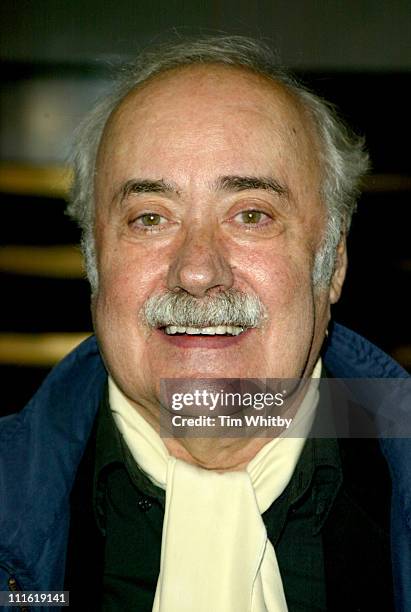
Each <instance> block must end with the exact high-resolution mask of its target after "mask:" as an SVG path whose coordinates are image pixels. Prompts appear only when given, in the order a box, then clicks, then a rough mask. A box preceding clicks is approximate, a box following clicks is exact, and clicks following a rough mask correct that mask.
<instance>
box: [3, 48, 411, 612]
mask: <svg viewBox="0 0 411 612" xmlns="http://www.w3.org/2000/svg"><path fill="white" fill-rule="evenodd" d="M75 167H76V181H75V185H74V193H73V200H72V203H71V204H70V207H69V212H70V213H71V215H72V216H73V217H74V218H75V219H76V220H77V221H78V222H79V223H80V225H81V227H82V229H83V248H84V252H85V258H86V266H87V272H88V277H89V280H90V283H91V288H92V313H93V320H94V327H95V332H96V338H97V343H96V341H95V339H94V338H93V339H90V340H88V341H86V342H85V343H84V344H83V345H81V346H80V347H79V348H78V349H77V350H76V351H74V353H72V354H71V355H70V356H69V357H68V358H66V359H65V360H64V361H63V362H62V363H61V364H60V365H59V366H57V368H56V369H55V370H54V371H53V372H52V373H51V375H50V376H49V377H48V379H47V380H46V382H45V383H44V385H43V387H42V388H41V389H40V390H39V392H38V393H37V395H36V396H35V397H34V398H33V400H32V401H31V403H30V404H29V405H28V406H27V407H26V409H25V410H23V411H22V412H21V413H20V414H19V415H16V416H14V417H11V418H9V419H7V420H6V421H5V422H4V424H3V431H4V434H5V438H7V439H8V440H10V442H9V444H11V446H10V447H9V448H12V449H13V450H7V453H6V454H5V457H6V461H7V462H8V463H9V465H8V466H6V467H7V469H6V471H5V476H4V481H5V482H6V485H7V486H8V487H9V491H10V493H9V496H8V498H7V501H6V504H5V505H6V509H5V511H4V513H5V515H6V517H7V518H6V522H5V530H6V531H5V534H4V535H3V536H2V547H1V556H0V574H1V577H2V578H3V583H4V587H3V588H7V586H6V585H7V584H8V588H10V589H12V590H13V589H14V590H16V589H21V590H30V589H32V590H58V589H62V588H63V585H65V587H66V588H67V589H69V590H70V593H71V602H72V606H74V607H78V608H79V609H80V608H85V609H88V610H91V609H98V610H100V609H103V610H110V611H114V610H115V611H120V610H122V611H123V610H138V611H148V610H152V609H153V610H161V611H164V612H169V611H170V612H177V611H178V612H183V611H187V612H231V611H232V612H241V611H248V610H252V611H263V610H267V611H269V612H272V611H283V610H291V611H302V610H307V611H308V610H344V611H347V610H376V609H381V610H384V611H388V610H391V609H393V606H394V604H393V595H392V578H391V560H390V558H391V556H390V550H389V529H388V513H389V497H390V493H389V487H390V484H389V476H388V468H387V465H386V463H385V460H384V459H383V457H382V454H381V452H380V450H379V448H378V443H377V441H372V440H371V441H367V442H365V441H364V443H363V444H362V443H361V442H359V441H351V442H350V443H345V444H342V443H341V442H342V441H338V440H337V439H335V438H334V439H333V438H326V439H313V438H312V437H310V436H309V435H308V434H309V432H308V430H307V429H306V430H305V431H304V435H302V436H298V437H295V438H292V437H288V438H287V437H283V436H275V435H274V434H273V435H272V436H268V437H260V436H242V437H224V436H223V435H221V436H211V437H201V438H198V437H196V436H190V435H186V436H183V437H173V436H170V437H161V436H160V424H159V422H160V411H161V406H162V402H163V400H162V396H161V384H160V382H161V380H163V379H182V378H184V379H188V380H197V379H222V378H224V379H225V378H229V379H239V380H243V379H256V378H258V379H262V378H270V379H279V378H280V379H283V378H285V379H300V378H312V379H313V380H317V381H318V379H319V378H320V377H321V376H322V377H323V376H328V377H332V376H335V377H344V376H346V377H383V376H391V377H393V376H404V375H405V374H404V372H403V371H402V370H401V368H400V367H399V366H397V365H396V364H395V363H393V362H392V361H391V360H390V358H389V357H387V356H386V355H384V354H383V353H382V352H381V351H379V350H378V349H376V348H375V347H373V346H372V345H370V344H369V343H367V341H366V340H364V339H363V338H360V337H359V336H357V335H356V334H354V333H353V332H350V331H349V330H347V329H345V328H342V327H341V326H337V325H334V326H330V329H329V335H328V340H327V343H326V344H324V340H325V337H326V335H327V328H328V327H329V325H330V307H331V305H332V304H334V303H335V302H336V301H337V300H338V298H339V296H340V293H341V289H342V285H343V282H344V276H345V272H346V266H347V257H346V245H345V239H346V235H347V232H348V229H349V225H350V217H351V214H352V212H353V209H354V206H355V198H356V195H357V187H358V182H359V179H360V177H361V175H362V174H363V173H364V172H365V171H366V169H367V156H366V154H365V153H364V152H363V150H362V142H361V141H360V140H359V139H356V138H355V137H354V136H353V135H350V134H349V133H348V131H347V130H346V128H345V127H344V126H343V125H342V124H341V123H340V122H339V120H338V119H337V118H336V116H335V114H334V112H333V111H332V110H331V108H330V107H329V106H327V104H326V103H324V102H323V101H322V100H320V99H319V98H318V97H316V96H315V95H313V94H312V93H310V92H309V91H307V90H306V89H304V88H303V87H302V86H300V85H299V84H297V83H296V82H295V81H294V80H293V79H292V78H291V77H290V76H288V75H287V74H286V73H284V72H283V71H282V70H280V69H279V68H278V67H276V64H275V61H274V60H273V58H272V57H271V55H270V53H269V51H268V50H267V49H266V48H265V47H263V46H260V45H258V44H257V43H255V42H253V41H250V40H248V39H243V38H239V37H222V38H210V39H202V40H197V41H194V42H190V43H179V44H177V45H174V46H168V47H165V48H161V49H160V50H157V51H154V52H148V53H145V54H144V55H143V56H141V57H140V58H139V59H138V60H137V61H136V63H135V64H134V65H133V66H131V67H130V69H129V70H128V71H127V73H126V74H125V75H123V77H122V80H121V82H120V83H119V85H118V86H117V88H116V89H115V91H114V93H113V94H112V96H111V97H109V98H107V99H105V100H104V101H103V102H102V103H101V104H100V106H98V107H97V108H96V109H95V110H94V111H93V112H92V113H91V115H90V117H89V118H88V119H87V121H86V123H85V124H84V125H83V126H82V128H81V132H80V133H79V139H78V146H77V153H76V158H75ZM103 364H104V365H103ZM318 395H319V393H318V384H317V385H314V391H313V392H311V391H307V393H306V395H305V397H304V398H303V399H302V400H301V405H300V406H299V412H298V413H297V414H299V413H300V412H301V411H302V410H303V406H304V410H307V411H308V413H309V414H310V415H311V417H310V420H309V423H310V426H311V424H312V423H313V419H314V418H315V412H316V410H317V408H318V402H319V397H318ZM13 447H14V448H13ZM16 452H17V453H18V457H16ZM396 581H397V582H396V585H397V588H398V594H399V597H404V599H403V601H405V596H404V591H403V583H402V581H401V571H400V567H399V566H398V568H397V573H396ZM401 605H402V604H401ZM402 609H405V608H402Z"/></svg>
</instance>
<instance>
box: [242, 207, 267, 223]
mask: <svg viewBox="0 0 411 612" xmlns="http://www.w3.org/2000/svg"><path fill="white" fill-rule="evenodd" d="M234 218H235V220H236V221H238V222H240V223H246V224H247V225H257V224H258V223H261V222H262V221H263V222H264V221H266V220H267V219H268V218H269V217H268V215H266V214H265V213H263V212H261V211H260V210H243V211H242V212H240V213H238V215H236V216H235V217H234Z"/></svg>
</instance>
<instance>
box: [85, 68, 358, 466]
mask: <svg viewBox="0 0 411 612" xmlns="http://www.w3.org/2000/svg"><path fill="white" fill-rule="evenodd" d="M317 150H318V143H317V139H316V134H315V131H314V129H313V127H312V125H311V122H310V119H309V118H308V117H307V116H306V113H305V111H304V109H302V108H301V105H300V104H299V102H298V101H297V100H296V99H295V98H294V96H293V95H292V94H290V93H289V92H287V91H286V90H285V89H284V87H283V86H280V85H278V84H275V83H273V82H272V81H269V80H267V79H265V78H263V77H261V76H258V75H255V74H253V73H251V72H249V71H245V70H242V69H238V68H231V67H230V68H229V67H225V66H194V67H193V66H192V67H189V68H184V69H179V70H174V71H170V72H168V73H164V74H163V75H161V76H160V77H156V78H154V79H152V80H151V81H149V82H148V83H146V84H144V85H143V86H142V87H140V88H138V89H136V90H134V91H133V92H131V93H130V94H129V95H128V96H127V97H126V98H125V99H124V100H123V102H122V103H121V104H120V106H119V107H118V108H117V110H116V111H115V112H114V113H113V115H112V116H111V118H110V120H109V122H108V124H107V126H106V129H105V132H104V135H103V138H102V142H101V145H100V150H99V155H98V162H97V174H96V184H95V190H96V227H95V236H96V247H97V257H98V271H99V287H98V290H97V292H96V294H95V296H94V297H93V303H92V310H93V317H94V323H95V328H96V333H97V337H98V340H99V343H100V346H101V350H102V354H103V357H104V360H105V362H106V365H107V368H108V370H109V372H110V373H111V375H112V377H113V378H114V380H115V381H116V382H117V384H118V386H119V387H120V388H121V389H122V391H123V392H124V393H125V394H126V396H127V397H128V398H129V399H130V400H131V401H132V402H133V403H134V404H135V405H136V407H137V408H138V409H139V410H140V411H141V412H142V414H144V415H145V416H146V418H147V419H148V420H149V421H150V422H151V423H153V425H154V426H155V422H156V415H157V410H158V397H159V381H160V379H161V378H175V377H177V378H182V377H187V378H199V377H230V378H245V377H248V378H253V377H254V378H262V377H269V378H276V377H287V378H292V377H300V376H303V375H310V374H311V372H312V369H313V367H314V364H315V362H316V360H317V358H318V355H319V351H320V348H321V345H322V342H323V339H324V334H325V330H326V327H327V324H328V321H329V316H330V304H331V303H333V302H335V301H336V300H337V299H338V297H339V294H340V291H341V286H342V283H343V280H344V273H345V266H346V259H345V248H344V245H343V244H341V245H340V249H339V257H338V259H337V265H336V271H335V273H334V277H333V279H332V282H331V285H330V287H329V288H328V289H326V290H324V289H323V290H321V291H316V290H315V288H313V286H312V268H313V261H314V257H315V253H316V250H317V249H318V247H319V245H320V242H321V239H322V237H323V232H324V227H325V221H326V209H325V204H324V203H323V202H322V201H321V198H320V181H321V168H320V165H319V161H318V156H317ZM227 176H230V177H231V176H236V177H257V178H261V177H263V178H269V179H270V180H272V181H275V184H276V185H278V186H279V189H278V190H274V191H271V190H267V189H263V188H245V189H241V190H236V189H233V188H231V187H229V188H226V189H222V188H221V184H219V183H218V181H220V183H221V177H227ZM131 180H139V181H141V180H149V181H164V182H165V183H167V185H169V186H170V187H171V189H167V190H162V191H147V192H146V193H140V192H137V193H135V192H133V191H132V190H131V192H128V191H127V190H125V189H124V186H125V184H126V183H127V182H128V181H131ZM247 211H248V212H250V211H258V212H257V213H252V215H251V216H252V222H250V221H249V219H248V217H247ZM149 213H151V214H154V215H155V217H154V218H155V221H156V224H155V225H149V226H147V225H145V223H146V222H147V220H148V219H149V217H148V216H147V215H148V214H149ZM259 213H261V214H259ZM144 215H146V216H144ZM150 219H151V218H150ZM247 221H248V222H247ZM229 288H232V289H239V290H241V291H244V292H248V293H251V294H255V295H258V296H259V298H260V299H261V301H262V303H263V305H264V308H265V311H266V317H265V319H264V321H263V323H262V324H261V326H259V327H258V328H255V329H251V330H248V331H247V332H246V333H244V334H242V335H240V336H238V337H237V339H236V342H232V341H231V340H230V341H227V340H226V339H223V338H222V339H221V345H219V346H217V347H214V346H212V347H210V346H209V345H207V340H205V341H204V342H202V340H201V339H200V340H199V341H197V342H194V343H193V344H191V345H190V344H188V345H187V346H180V345H178V344H177V343H176V342H173V341H172V340H170V338H169V337H167V336H166V335H165V334H164V332H162V331H159V330H156V329H151V328H149V327H148V326H147V324H146V323H145V321H144V319H143V318H142V316H141V309H142V307H143V305H144V303H145V301H146V300H147V299H148V298H149V297H150V296H152V295H156V294H158V293H162V292H164V291H166V290H169V291H173V292H188V293H190V294H191V295H193V296H195V297H197V298H199V299H201V298H204V296H208V295H213V294H214V293H215V292H219V291H221V290H225V289H229ZM197 340H198V338H197ZM209 442H210V441H209ZM214 442H215V441H214ZM173 452H174V453H175V454H177V455H179V454H181V453H180V451H176V450H175V449H174V451H173ZM184 452H185V451H184ZM191 454H192V455H193V456H194V455H195V452H192V453H191ZM217 454H218V453H217ZM234 454H235V453H234ZM198 455H199V453H198ZM182 456H183V458H184V453H183V455H182ZM186 459H187V457H186ZM242 459H244V456H242ZM187 460H189V459H187ZM198 462H199V463H200V464H201V465H206V466H208V467H215V466H216V465H217V464H218V465H219V466H220V467H221V466H222V465H225V463H224V460H223V459H221V457H220V459H219V460H218V461H217V460H216V461H215V462H214V463H212V462H211V463H212V464H211V463H210V464H208V462H207V460H206V459H204V457H203V458H202V459H198ZM234 464H235V465H237V464H241V461H240V459H239V460H238V461H237V462H236V461H234V459H233V465H234ZM230 465H231V464H230Z"/></svg>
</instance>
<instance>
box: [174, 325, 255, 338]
mask: <svg viewBox="0 0 411 612" xmlns="http://www.w3.org/2000/svg"><path fill="white" fill-rule="evenodd" d="M164 331H165V332H166V334H191V335H194V334H203V335H206V336H214V335H216V334H218V335H223V334H231V335H232V336H238V334H241V333H242V332H243V331H244V328H243V327H237V326H233V325H217V326H216V327H177V326H176V325H168V326H167V327H165V328H164Z"/></svg>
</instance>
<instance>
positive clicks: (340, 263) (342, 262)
mask: <svg viewBox="0 0 411 612" xmlns="http://www.w3.org/2000/svg"><path fill="white" fill-rule="evenodd" d="M347 263H348V262H347V243H346V238H345V236H342V237H341V240H340V242H339V244H338V247H337V251H336V257H335V268H334V273H333V275H332V279H331V283H330V292H329V299H330V304H335V303H336V302H338V300H339V299H340V295H341V290H342V286H343V284H344V279H345V273H346V272H347Z"/></svg>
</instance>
